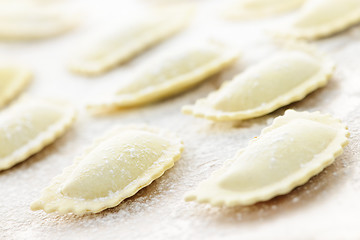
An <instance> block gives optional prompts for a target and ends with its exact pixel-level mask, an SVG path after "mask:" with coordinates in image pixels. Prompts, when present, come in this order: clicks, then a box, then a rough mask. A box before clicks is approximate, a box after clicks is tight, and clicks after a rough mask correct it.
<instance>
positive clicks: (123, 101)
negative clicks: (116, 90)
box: [87, 43, 239, 109]
mask: <svg viewBox="0 0 360 240" xmlns="http://www.w3.org/2000/svg"><path fill="white" fill-rule="evenodd" d="M212 44H213V45H214V46H216V47H218V48H219V52H220V54H219V56H218V57H217V58H216V59H214V60H212V61H210V62H209V63H206V64H205V65H203V66H201V67H199V68H197V69H194V70H192V71H190V72H188V73H186V74H183V75H181V76H178V77H176V78H173V79H169V80H167V81H165V82H163V83H160V84H159V85H154V86H151V87H148V88H146V89H143V90H140V91H138V92H136V93H133V94H123V95H117V96H113V97H112V99H110V100H108V101H103V102H101V101H99V102H94V103H90V104H88V105H87V107H88V108H89V109H102V108H106V109H107V108H115V107H117V108H119V107H130V106H138V105H142V104H146V103H150V102H154V101H157V100H160V99H162V98H165V97H168V96H171V95H174V94H177V93H179V92H182V91H185V90H186V89H188V88H190V87H192V86H194V85H196V84H198V83H200V82H201V81H204V80H205V79H207V78H208V77H210V76H211V75H214V74H215V73H217V72H219V71H221V70H223V69H224V68H226V67H228V66H229V65H231V64H232V63H234V62H235V61H236V59H237V58H238V56H239V52H238V51H234V49H230V48H226V47H225V46H223V45H221V44H216V45H215V43H212ZM165 60H166V59H165ZM147 67H151V66H147ZM95 101H96V100H95Z"/></svg>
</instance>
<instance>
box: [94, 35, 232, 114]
mask: <svg viewBox="0 0 360 240" xmlns="http://www.w3.org/2000/svg"><path fill="white" fill-rule="evenodd" d="M170 52H171V54H169V56H165V57H161V58H159V59H157V60H155V61H151V64H149V65H148V66H144V67H142V68H139V69H138V70H137V75H135V76H133V78H131V79H129V80H128V81H126V82H124V83H123V84H122V85H121V86H120V87H119V88H118V89H117V90H116V92H115V93H113V94H106V95H105V96H104V97H99V99H95V100H93V101H92V102H91V103H89V108H93V109H102V108H114V107H117V108H119V107H120V108H121V107H132V106H138V105H142V104H147V103H150V102H153V101H156V100H160V99H163V98H165V97H169V96H172V95H174V94H177V93H180V92H183V91H185V90H187V89H189V88H190V87H192V86H194V85H196V84H198V83H200V82H201V81H204V80H205V79H206V78H207V77H209V76H211V75H213V74H215V73H217V72H219V71H221V70H222V69H224V68H225V67H227V66H229V65H230V64H231V63H233V62H234V61H235V60H236V59H237V56H238V52H237V51H235V50H234V49H230V48H227V47H225V46H224V45H222V44H217V43H210V42H205V43H202V44H195V45H194V44H193V45H191V46H186V47H184V48H181V49H180V50H178V51H174V52H172V51H170Z"/></svg>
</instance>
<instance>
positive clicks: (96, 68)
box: [70, 8, 190, 75]
mask: <svg viewBox="0 0 360 240" xmlns="http://www.w3.org/2000/svg"><path fill="white" fill-rule="evenodd" d="M164 11H165V10H164ZM188 11H190V9H188V8H182V9H179V12H173V11H170V12H160V13H158V14H157V15H155V14H153V15H148V16H146V17H143V18H142V19H139V20H138V21H137V22H135V23H133V24H132V25H131V26H127V27H126V28H123V29H120V30H116V32H115V33H112V34H111V35H110V36H107V37H104V39H102V40H101V41H99V42H98V43H95V44H94V45H93V46H91V47H89V48H88V49H87V50H85V51H84V53H83V54H80V55H79V56H78V57H76V58H75V59H73V60H72V61H71V62H70V69H71V70H72V71H74V72H76V73H80V74H86V75H97V74H101V73H104V72H107V71H109V70H111V69H112V68H114V67H116V66H117V65H120V64H122V63H125V62H126V61H128V60H130V59H131V58H133V57H135V56H136V55H139V54H140V53H141V52H143V51H144V50H146V49H148V48H150V47H152V46H153V45H155V44H157V43H159V42H160V41H162V40H164V39H166V38H168V37H170V36H171V35H173V34H175V33H177V32H179V31H180V30H181V29H183V28H184V27H185V26H186V25H187V23H188V22H189V19H190V13H189V12H188Z"/></svg>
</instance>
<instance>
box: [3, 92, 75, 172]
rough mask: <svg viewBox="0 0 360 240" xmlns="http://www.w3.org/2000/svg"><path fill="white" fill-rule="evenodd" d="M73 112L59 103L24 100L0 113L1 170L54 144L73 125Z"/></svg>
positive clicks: (65, 104)
mask: <svg viewBox="0 0 360 240" xmlns="http://www.w3.org/2000/svg"><path fill="white" fill-rule="evenodd" d="M74 119H75V110H74V108H72V107H71V106H69V105H68V104H67V103H63V102H61V101H58V100H50V99H40V98H34V97H29V96H27V97H23V98H21V99H20V100H18V101H17V102H16V103H14V104H13V105H12V106H10V107H9V108H8V109H6V110H4V111H2V112H1V113H0V146H1V147H0V170H5V169H8V168H10V167H12V166H14V165H15V164H17V163H20V162H22V161H24V160H26V159H27V158H28V157H30V156H31V155H33V154H35V153H37V152H39V151H40V150H42V149H43V148H44V147H45V146H47V145H49V144H50V143H52V142H54V141H55V139H56V138H58V137H59V136H61V135H62V134H63V133H64V132H65V131H66V130H67V129H68V128H69V127H70V125H71V124H72V123H73V121H74Z"/></svg>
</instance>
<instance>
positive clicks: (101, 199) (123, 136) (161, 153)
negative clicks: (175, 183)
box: [31, 125, 183, 215]
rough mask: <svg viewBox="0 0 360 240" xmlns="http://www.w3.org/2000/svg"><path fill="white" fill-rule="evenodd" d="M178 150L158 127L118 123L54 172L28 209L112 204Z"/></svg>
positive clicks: (73, 209)
mask: <svg viewBox="0 0 360 240" xmlns="http://www.w3.org/2000/svg"><path fill="white" fill-rule="evenodd" d="M182 150H183V144H182V141H181V140H180V139H179V138H178V137H176V136H175V135H174V134H173V133H170V132H168V131H165V130H163V129H158V128H153V127H149V126H144V125H129V126H122V127H118V128H116V129H114V130H113V131H111V132H109V133H108V134H106V135H105V136H104V137H102V138H100V139H98V140H97V141H96V142H95V143H94V144H93V145H92V146H91V147H90V148H89V149H87V150H86V151H85V153H84V154H83V155H82V156H80V157H78V158H77V159H75V162H74V164H73V165H72V166H70V167H68V168H66V169H65V170H64V172H63V173H62V174H61V175H59V176H57V177H55V178H54V179H53V180H52V182H51V183H50V186H49V187H47V188H46V189H44V191H43V194H42V196H41V197H40V199H39V200H37V201H35V202H33V203H32V204H31V209H32V210H39V209H43V210H44V211H45V212H48V213H50V212H54V211H57V212H59V213H61V214H64V213H74V214H77V215H82V214H84V213H97V212H100V211H102V210H104V209H106V208H111V207H114V206H116V205H118V204H119V203H120V202H122V201H123V200H124V199H125V198H128V197H131V196H132V195H134V194H135V193H136V192H138V191H139V190H140V189H142V188H144V187H146V186H147V185H149V184H150V183H151V182H152V181H154V180H155V179H157V178H159V177H160V176H161V175H163V173H164V172H165V171H166V170H167V169H169V168H171V167H172V166H173V165H174V162H175V161H177V160H178V159H179V158H180V155H181V152H182Z"/></svg>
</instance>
